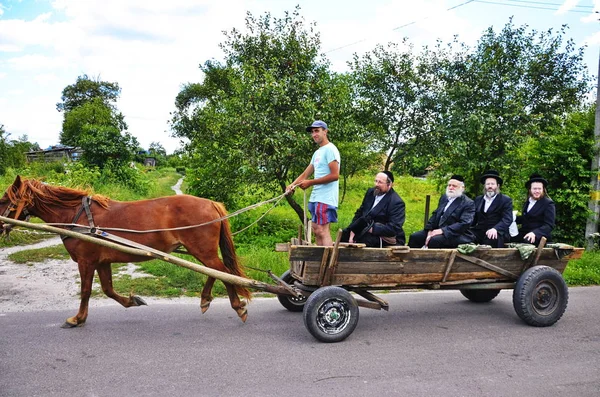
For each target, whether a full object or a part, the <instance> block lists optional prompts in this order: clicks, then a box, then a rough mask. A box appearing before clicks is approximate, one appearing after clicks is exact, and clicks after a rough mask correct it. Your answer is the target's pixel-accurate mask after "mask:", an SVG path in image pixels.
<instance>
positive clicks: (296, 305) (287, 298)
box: [277, 270, 307, 312]
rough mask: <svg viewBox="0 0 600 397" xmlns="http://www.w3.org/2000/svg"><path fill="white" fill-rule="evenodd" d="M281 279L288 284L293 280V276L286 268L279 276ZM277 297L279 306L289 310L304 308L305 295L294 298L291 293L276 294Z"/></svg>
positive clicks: (296, 310) (294, 310)
mask: <svg viewBox="0 0 600 397" xmlns="http://www.w3.org/2000/svg"><path fill="white" fill-rule="evenodd" d="M280 278H281V279H282V280H283V281H285V282H286V283H288V284H291V283H293V282H294V280H295V279H294V277H292V274H291V272H290V271H289V270H286V271H285V272H284V273H283V274H282V275H281V277H280ZM277 299H278V300H279V303H281V306H283V307H285V308H286V309H288V310H289V311H291V312H301V311H302V310H304V305H305V304H306V299H307V298H306V297H302V298H296V297H293V296H291V295H277Z"/></svg>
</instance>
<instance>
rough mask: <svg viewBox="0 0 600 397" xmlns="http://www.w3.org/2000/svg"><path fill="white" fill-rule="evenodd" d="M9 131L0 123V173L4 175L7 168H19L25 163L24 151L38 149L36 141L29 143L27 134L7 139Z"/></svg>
mask: <svg viewBox="0 0 600 397" xmlns="http://www.w3.org/2000/svg"><path fill="white" fill-rule="evenodd" d="M9 138H10V133H8V132H7V131H6V130H5V129H4V125H2V124H0V175H5V174H6V171H7V170H8V169H9V168H13V169H20V168H23V167H25V166H26V165H27V158H26V155H25V153H26V152H29V151H32V150H39V148H40V147H39V145H38V144H37V143H31V142H29V141H28V139H27V135H23V136H21V137H19V139H16V140H15V139H12V140H11V139H9Z"/></svg>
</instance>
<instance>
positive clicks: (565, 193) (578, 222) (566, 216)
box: [515, 106, 596, 246]
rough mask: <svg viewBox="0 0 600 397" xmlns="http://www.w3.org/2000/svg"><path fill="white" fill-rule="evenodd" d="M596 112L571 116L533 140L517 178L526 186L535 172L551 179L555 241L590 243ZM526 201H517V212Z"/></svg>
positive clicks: (530, 141)
mask: <svg viewBox="0 0 600 397" xmlns="http://www.w3.org/2000/svg"><path fill="white" fill-rule="evenodd" d="M595 112H596V107H595V106H588V107H587V108H586V109H583V110H579V111H575V112H573V113H570V114H568V115H567V116H566V117H565V118H564V120H563V121H561V122H558V123H556V124H554V125H552V126H549V127H548V129H546V130H545V131H543V132H542V134H540V136H539V137H538V138H536V139H530V140H529V141H528V144H527V145H525V146H524V149H523V150H522V152H521V157H522V159H523V160H524V161H523V162H524V163H525V164H526V166H525V167H524V168H523V169H522V170H521V172H519V173H518V174H517V175H518V176H519V179H520V180H522V181H523V183H524V181H526V180H527V178H528V176H529V175H530V174H531V173H533V172H539V173H541V174H542V175H544V176H545V177H546V179H548V194H549V195H550V197H551V198H552V200H554V202H555V203H556V229H555V230H554V231H553V233H552V237H553V240H555V241H559V242H567V243H571V244H574V245H577V246H583V245H584V244H585V242H586V240H585V226H586V221H587V219H588V216H589V209H588V200H589V198H590V178H591V167H592V159H593V157H594V153H593V151H594V116H595ZM524 199H525V197H523V200H522V201H519V200H515V209H519V210H520V209H521V205H522V202H523V201H524Z"/></svg>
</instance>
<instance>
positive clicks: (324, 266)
mask: <svg viewBox="0 0 600 397" xmlns="http://www.w3.org/2000/svg"><path fill="white" fill-rule="evenodd" d="M332 251H333V247H326V248H325V249H324V250H323V256H322V258H321V262H320V263H319V272H318V278H317V279H316V280H318V281H317V284H318V285H324V284H323V283H324V282H325V274H326V272H327V264H328V263H329V256H330V255H331V252H332ZM308 264H313V262H305V265H308ZM313 266H314V265H313ZM305 269H306V270H307V272H306V273H307V274H308V271H309V269H311V267H308V266H306V267H305Z"/></svg>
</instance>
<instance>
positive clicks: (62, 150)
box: [25, 145, 83, 163]
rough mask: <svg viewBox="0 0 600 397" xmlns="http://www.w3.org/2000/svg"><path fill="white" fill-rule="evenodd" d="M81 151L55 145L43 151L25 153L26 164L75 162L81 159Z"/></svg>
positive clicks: (77, 148)
mask: <svg viewBox="0 0 600 397" xmlns="http://www.w3.org/2000/svg"><path fill="white" fill-rule="evenodd" d="M82 154H83V149H81V148H79V147H73V146H64V145H56V146H50V147H49V148H47V149H44V150H35V151H32V152H27V153H25V155H26V156H27V162H32V161H45V162H47V163H49V162H52V161H61V160H62V161H64V160H67V161H77V160H79V159H80V158H81V155H82Z"/></svg>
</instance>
